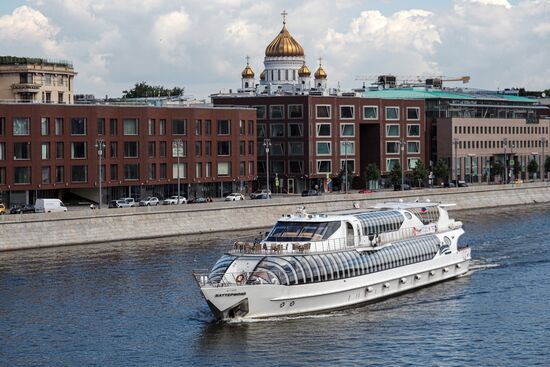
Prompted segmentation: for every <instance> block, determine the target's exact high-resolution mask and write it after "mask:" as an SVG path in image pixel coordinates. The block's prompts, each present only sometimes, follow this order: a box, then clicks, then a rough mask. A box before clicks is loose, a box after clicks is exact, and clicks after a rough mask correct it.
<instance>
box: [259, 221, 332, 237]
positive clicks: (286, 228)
mask: <svg viewBox="0 0 550 367" xmlns="http://www.w3.org/2000/svg"><path fill="white" fill-rule="evenodd" d="M338 228H340V222H320V223H314V222H313V223H312V222H307V223H305V222H277V224H276V225H275V227H273V230H271V233H270V234H269V235H268V237H267V241H322V240H326V239H327V238H329V237H330V236H331V235H332V234H334V232H336V230H338Z"/></svg>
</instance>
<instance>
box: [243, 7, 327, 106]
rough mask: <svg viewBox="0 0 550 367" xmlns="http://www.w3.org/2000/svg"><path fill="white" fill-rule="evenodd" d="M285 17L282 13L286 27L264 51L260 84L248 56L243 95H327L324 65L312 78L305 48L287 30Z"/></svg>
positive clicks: (284, 13) (284, 26)
mask: <svg viewBox="0 0 550 367" xmlns="http://www.w3.org/2000/svg"><path fill="white" fill-rule="evenodd" d="M286 15H287V13H286V12H284V11H283V13H282V16H283V28H282V29H281V31H280V32H279V34H278V35H277V37H275V39H274V40H273V41H271V43H270V44H269V45H268V46H267V48H266V49H265V57H264V71H262V73H261V74H260V83H259V84H256V81H255V78H254V76H255V74H254V71H253V70H252V68H251V67H250V64H249V61H248V60H249V58H248V57H247V63H246V67H245V68H244V70H243V71H242V73H241V77H242V86H241V89H239V92H240V93H250V94H264V95H265V94H267V95H277V94H280V95H283V94H316V95H325V94H328V89H327V73H326V72H325V70H324V69H323V67H322V65H321V59H319V68H318V69H317V71H315V74H314V75H313V77H314V80H313V84H311V72H310V71H309V68H308V67H307V65H306V60H305V56H304V49H303V48H302V46H301V45H300V44H299V43H298V42H297V41H296V40H295V39H294V38H293V37H292V36H291V35H290V33H289V32H288V29H286Z"/></svg>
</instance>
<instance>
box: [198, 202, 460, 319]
mask: <svg viewBox="0 0 550 367" xmlns="http://www.w3.org/2000/svg"><path fill="white" fill-rule="evenodd" d="M447 206H449V205H443V204H438V203H390V204H380V205H377V206H376V207H374V208H371V209H369V210H366V209H363V210H353V211H346V212H341V213H331V214H308V213H306V212H305V211H304V210H303V209H302V210H301V211H299V212H297V213H296V214H294V215H285V216H283V217H282V218H280V219H279V220H278V221H277V223H276V224H275V226H274V227H273V228H272V229H271V231H269V232H268V234H267V235H266V237H265V238H264V239H263V240H261V241H260V240H258V241H254V242H235V243H234V244H233V248H232V249H231V250H229V251H228V252H227V253H226V254H224V255H223V256H222V257H221V258H220V259H219V260H218V261H217V262H216V264H215V265H214V267H213V268H212V270H211V271H194V272H193V273H194V277H195V279H196V281H197V283H198V285H199V287H200V289H201V291H202V293H203V295H204V297H205V298H206V301H207V303H208V306H209V307H210V309H211V310H212V312H213V314H214V316H215V318H216V319H219V320H229V319H234V318H242V319H253V318H267V317H276V316H288V315H300V314H309V313H318V312H325V311H329V310H333V309H340V308H345V307H351V306H355V305H359V304H362V303H366V302H370V301H374V300H378V299H381V298H384V297H388V296H392V295H395V294H398V293H402V292H405V291H410V290H412V289H415V288H418V287H423V286H426V285H429V284H433V283H436V282H440V281H444V280H447V279H451V278H454V277H457V276H459V275H462V274H464V273H466V272H467V271H468V266H469V262H470V249H469V248H468V247H459V245H458V239H459V237H460V236H461V235H462V234H463V233H464V230H463V229H462V223H461V222H459V221H455V220H453V219H450V218H449V215H448V213H447V210H446V207H447Z"/></svg>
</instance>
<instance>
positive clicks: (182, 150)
mask: <svg viewBox="0 0 550 367" xmlns="http://www.w3.org/2000/svg"><path fill="white" fill-rule="evenodd" d="M172 157H187V142H186V141H182V142H181V144H179V145H178V143H176V142H175V141H173V142H172Z"/></svg>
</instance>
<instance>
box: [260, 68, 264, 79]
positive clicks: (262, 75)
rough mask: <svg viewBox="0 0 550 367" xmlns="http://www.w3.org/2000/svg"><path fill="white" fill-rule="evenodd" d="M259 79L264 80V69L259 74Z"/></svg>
mask: <svg viewBox="0 0 550 367" xmlns="http://www.w3.org/2000/svg"><path fill="white" fill-rule="evenodd" d="M260 80H265V70H264V71H262V73H261V74H260Z"/></svg>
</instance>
